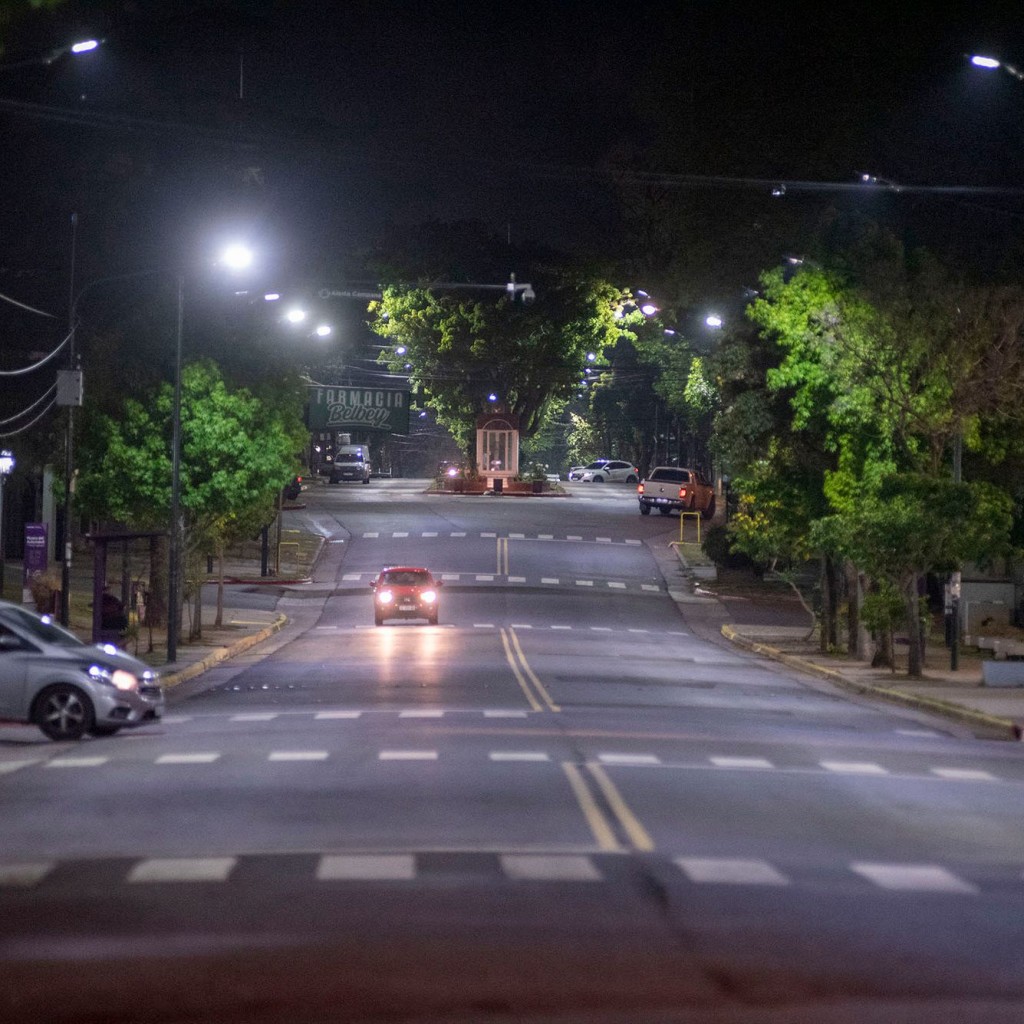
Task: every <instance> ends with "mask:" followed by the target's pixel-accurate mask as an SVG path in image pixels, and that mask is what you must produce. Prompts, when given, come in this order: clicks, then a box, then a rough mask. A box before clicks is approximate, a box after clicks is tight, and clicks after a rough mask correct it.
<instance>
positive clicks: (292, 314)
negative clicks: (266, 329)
mask: <svg viewBox="0 0 1024 1024" xmlns="http://www.w3.org/2000/svg"><path fill="white" fill-rule="evenodd" d="M306 315H307V314H306V311H305V310H304V309H299V308H298V307H297V306H296V307H294V308H293V309H289V310H288V312H287V313H285V315H284V318H285V320H287V321H288V323H290V324H301V323H302V322H303V321H304V320H305V319H306Z"/></svg>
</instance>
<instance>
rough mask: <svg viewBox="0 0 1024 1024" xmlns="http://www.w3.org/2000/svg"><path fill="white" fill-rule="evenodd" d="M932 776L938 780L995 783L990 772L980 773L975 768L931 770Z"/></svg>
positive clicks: (994, 778)
mask: <svg viewBox="0 0 1024 1024" xmlns="http://www.w3.org/2000/svg"><path fill="white" fill-rule="evenodd" d="M931 772H932V774H933V775H938V777H939V778H940V779H954V780H959V781H960V782H995V781H996V777H995V776H994V775H993V774H992V773H991V772H985V771H981V770H980V769H975V768H932V769H931Z"/></svg>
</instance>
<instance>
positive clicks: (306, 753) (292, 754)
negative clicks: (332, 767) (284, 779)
mask: <svg viewBox="0 0 1024 1024" xmlns="http://www.w3.org/2000/svg"><path fill="white" fill-rule="evenodd" d="M329 756H330V755H329V754H328V752H327V751H326V750H272V751H271V752H270V755H269V756H268V757H267V760H268V761H326V760H327V758H328V757H329Z"/></svg>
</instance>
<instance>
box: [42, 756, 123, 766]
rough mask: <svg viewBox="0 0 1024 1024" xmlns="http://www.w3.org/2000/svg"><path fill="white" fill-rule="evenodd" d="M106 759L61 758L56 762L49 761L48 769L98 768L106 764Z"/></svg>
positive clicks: (47, 763)
mask: <svg viewBox="0 0 1024 1024" xmlns="http://www.w3.org/2000/svg"><path fill="white" fill-rule="evenodd" d="M107 760H108V758H106V757H60V758H57V759H56V760H55V761H47V762H46V767H47V768H98V767H99V766H100V765H101V764H106V763H107Z"/></svg>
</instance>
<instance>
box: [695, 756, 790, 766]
mask: <svg viewBox="0 0 1024 1024" xmlns="http://www.w3.org/2000/svg"><path fill="white" fill-rule="evenodd" d="M709 760H710V761H711V763H712V764H713V765H714V766H715V767H716V768H762V769H763V768H774V767H775V766H774V765H773V764H772V763H771V761H768V760H766V759H765V758H763V757H712V758H710V759H709Z"/></svg>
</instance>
